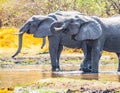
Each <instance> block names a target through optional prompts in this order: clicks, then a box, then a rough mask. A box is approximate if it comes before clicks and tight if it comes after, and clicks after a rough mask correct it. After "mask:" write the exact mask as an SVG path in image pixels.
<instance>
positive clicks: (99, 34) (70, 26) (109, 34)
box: [51, 15, 120, 73]
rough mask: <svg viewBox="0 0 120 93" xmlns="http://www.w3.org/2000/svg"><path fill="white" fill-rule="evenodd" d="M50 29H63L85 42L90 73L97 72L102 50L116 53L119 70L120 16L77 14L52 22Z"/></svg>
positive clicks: (119, 69)
mask: <svg viewBox="0 0 120 93" xmlns="http://www.w3.org/2000/svg"><path fill="white" fill-rule="evenodd" d="M58 24H59V27H58V26H57V25H58ZM60 25H61V26H60ZM58 28H59V29H58ZM51 29H52V30H53V29H54V30H53V32H60V31H63V32H64V33H66V34H69V35H71V36H72V37H73V38H74V39H75V40H76V41H80V42H81V41H83V42H85V43H86V46H87V52H89V54H91V55H87V56H90V58H91V59H90V60H91V72H92V73H98V67H99V66H98V63H99V59H100V57H101V54H102V51H103V50H105V51H109V52H115V53H116V54H117V56H118V59H119V65H118V71H120V16H116V17H115V16H114V17H109V18H98V17H90V16H86V15H79V16H78V17H76V18H72V19H68V20H61V21H59V22H54V23H53V24H52V25H51ZM63 29H67V30H65V31H64V30H63ZM86 64H87V63H86V62H84V63H83V65H86Z"/></svg>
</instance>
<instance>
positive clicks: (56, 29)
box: [54, 27, 64, 31]
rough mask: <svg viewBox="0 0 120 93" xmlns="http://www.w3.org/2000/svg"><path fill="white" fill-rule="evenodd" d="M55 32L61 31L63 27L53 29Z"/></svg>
mask: <svg viewBox="0 0 120 93" xmlns="http://www.w3.org/2000/svg"><path fill="white" fill-rule="evenodd" d="M54 29H55V31H59V30H63V29H64V27H54Z"/></svg>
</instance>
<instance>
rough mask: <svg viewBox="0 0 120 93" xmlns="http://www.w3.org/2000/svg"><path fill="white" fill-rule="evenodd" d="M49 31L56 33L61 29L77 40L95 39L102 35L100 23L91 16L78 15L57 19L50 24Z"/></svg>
mask: <svg viewBox="0 0 120 93" xmlns="http://www.w3.org/2000/svg"><path fill="white" fill-rule="evenodd" d="M50 29H51V31H52V32H53V33H58V32H59V31H63V32H64V33H66V34H69V35H71V36H74V39H75V40H77V41H82V40H95V39H98V38H99V37H100V36H101V35H102V29H101V25H100V24H99V23H98V22H97V21H96V20H94V19H93V18H92V17H89V16H86V15H79V16H76V17H74V18H70V19H67V20H64V21H57V22H54V23H52V24H51V28H50Z"/></svg>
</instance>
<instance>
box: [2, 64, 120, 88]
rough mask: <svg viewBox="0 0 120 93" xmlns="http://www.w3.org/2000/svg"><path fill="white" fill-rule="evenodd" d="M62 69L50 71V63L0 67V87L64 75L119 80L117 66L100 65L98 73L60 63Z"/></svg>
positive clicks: (119, 74) (77, 77) (88, 78)
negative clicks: (83, 71) (83, 70)
mask: <svg viewBox="0 0 120 93" xmlns="http://www.w3.org/2000/svg"><path fill="white" fill-rule="evenodd" d="M61 69H62V71H60V72H54V73H52V72H51V66H50V65H27V66H24V65H23V66H20V65H17V66H13V67H7V68H0V88H3V87H4V88H6V87H11V86H20V85H26V84H30V83H33V82H37V81H39V80H40V79H44V78H55V77H57V78H58V77H65V78H74V79H85V80H94V79H95V80H104V81H116V82H120V73H119V72H117V70H116V69H117V66H115V65H107V66H100V72H99V74H90V73H86V74H85V73H82V71H79V65H75V64H74V65H61Z"/></svg>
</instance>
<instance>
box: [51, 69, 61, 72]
mask: <svg viewBox="0 0 120 93" xmlns="http://www.w3.org/2000/svg"><path fill="white" fill-rule="evenodd" d="M59 71H60V68H52V72H59Z"/></svg>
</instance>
